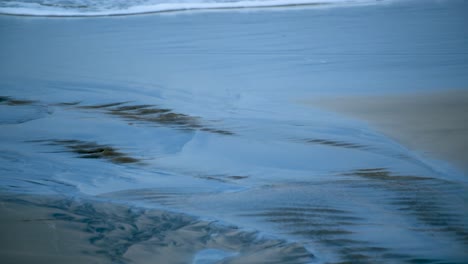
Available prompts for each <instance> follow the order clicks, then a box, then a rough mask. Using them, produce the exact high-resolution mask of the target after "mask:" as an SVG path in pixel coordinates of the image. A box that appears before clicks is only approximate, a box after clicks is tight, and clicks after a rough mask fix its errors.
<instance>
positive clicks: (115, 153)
mask: <svg viewBox="0 0 468 264" xmlns="http://www.w3.org/2000/svg"><path fill="white" fill-rule="evenodd" d="M36 142H44V143H46V144H49V145H60V146H64V147H66V148H67V149H68V150H69V151H70V152H72V153H75V154H78V157H79V158H83V159H104V160H107V161H110V162H112V163H116V164H125V163H137V162H140V160H139V159H136V158H133V157H130V156H129V155H127V154H125V153H123V152H120V151H119V150H118V149H116V148H115V147H112V146H109V145H101V144H97V143H95V142H86V141H81V140H74V139H65V140H63V139H62V140H40V141H36Z"/></svg>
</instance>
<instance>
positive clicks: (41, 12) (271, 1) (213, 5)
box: [0, 0, 384, 17]
mask: <svg viewBox="0 0 468 264" xmlns="http://www.w3.org/2000/svg"><path fill="white" fill-rule="evenodd" d="M377 2H384V0H265V1H238V2H204V3H203V2H199V3H161V4H153V5H138V6H132V7H129V8H126V9H109V10H102V11H77V10H73V9H65V8H54V9H49V10H48V9H45V8H44V9H37V8H28V7H0V14H2V15H14V16H43V17H96V16H125V15H139V14H150V13H163V12H178V11H190V10H216V9H218V10H223V9H248V8H274V7H294V6H326V5H328V6H329V5H334V6H336V5H350V4H370V3H377Z"/></svg>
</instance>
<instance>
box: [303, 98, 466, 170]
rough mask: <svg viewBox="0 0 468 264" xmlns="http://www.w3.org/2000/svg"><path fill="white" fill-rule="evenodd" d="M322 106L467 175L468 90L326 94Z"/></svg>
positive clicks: (317, 102)
mask: <svg viewBox="0 0 468 264" xmlns="http://www.w3.org/2000/svg"><path fill="white" fill-rule="evenodd" d="M308 103H310V105H311V106H315V107H320V108H323V109H327V110H330V111H336V112H338V113H340V114H343V115H346V116H349V117H353V118H357V119H360V120H363V121H365V122H368V123H369V124H370V125H371V126H372V127H375V128H376V129H377V130H379V131H380V132H382V133H384V134H386V135H388V136H389V137H391V138H393V139H395V140H396V141H398V142H400V143H401V144H402V145H404V146H407V147H408V148H410V149H413V150H415V151H417V152H419V153H421V155H423V156H425V157H426V158H432V159H439V160H444V161H446V162H447V163H449V164H453V165H454V166H455V167H457V168H458V169H460V170H462V171H463V172H464V173H465V175H468V133H467V132H468V126H467V124H468V115H467V114H466V113H468V92H467V91H466V90H448V91H443V92H425V93H424V92H421V93H403V94H396V95H395V94H393V95H386V96H384V95H382V96H348V97H336V98H332V97H324V98H318V99H314V100H310V101H309V102H308Z"/></svg>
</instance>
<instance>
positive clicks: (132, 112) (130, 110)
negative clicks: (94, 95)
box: [78, 102, 234, 135]
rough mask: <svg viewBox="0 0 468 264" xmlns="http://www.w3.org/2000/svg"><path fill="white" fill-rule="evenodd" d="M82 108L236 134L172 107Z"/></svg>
mask: <svg viewBox="0 0 468 264" xmlns="http://www.w3.org/2000/svg"><path fill="white" fill-rule="evenodd" d="M78 108H81V109H96V110H104V111H105V113H107V114H110V115H114V116H118V117H120V118H123V119H125V120H128V121H134V122H142V123H149V124H158V125H162V126H172V127H176V128H178V129H181V130H188V131H193V130H200V131H205V132H209V133H215V134H221V135H234V133H233V132H231V131H227V130H222V129H215V128H211V127H208V126H206V125H204V124H202V123H203V122H202V120H201V118H200V117H196V116H190V115H186V114H182V113H177V112H174V111H173V110H172V109H167V108H160V107H158V106H156V105H149V104H140V105H129V104H128V102H116V103H108V104H100V105H85V106H78Z"/></svg>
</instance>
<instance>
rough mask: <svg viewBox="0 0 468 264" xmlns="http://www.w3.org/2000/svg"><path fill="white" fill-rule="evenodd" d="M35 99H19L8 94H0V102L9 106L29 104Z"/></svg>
mask: <svg viewBox="0 0 468 264" xmlns="http://www.w3.org/2000/svg"><path fill="white" fill-rule="evenodd" d="M35 102H36V101H32V100H19V99H13V98H11V97H9V96H0V104H6V105H10V106H19V105H30V104H33V103H35Z"/></svg>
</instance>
